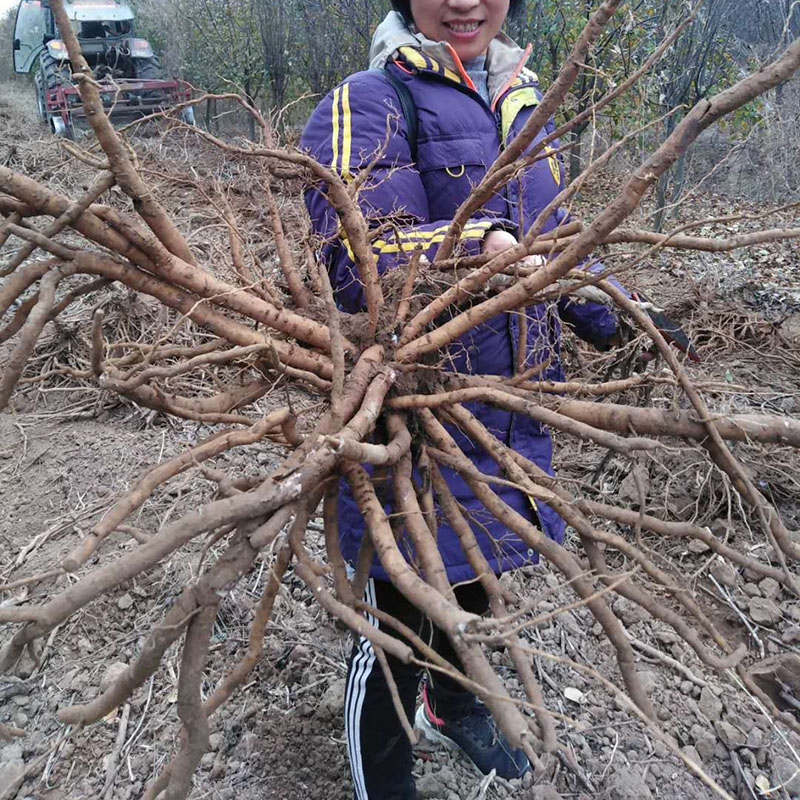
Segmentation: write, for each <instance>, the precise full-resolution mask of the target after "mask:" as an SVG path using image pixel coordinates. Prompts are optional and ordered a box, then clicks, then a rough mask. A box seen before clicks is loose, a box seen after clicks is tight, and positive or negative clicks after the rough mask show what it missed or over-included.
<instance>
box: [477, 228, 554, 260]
mask: <svg viewBox="0 0 800 800" xmlns="http://www.w3.org/2000/svg"><path fill="white" fill-rule="evenodd" d="M518 244H519V242H518V241H517V237H516V236H514V235H513V234H511V233H509V232H508V231H501V230H496V231H489V233H487V234H486V236H484V237H483V247H482V248H481V252H482V253H501V252H503V251H504V250H508V249H509V248H510V247H516V245H518ZM518 263H519V264H521V265H522V266H524V267H528V268H531V269H536V268H538V267H543V266H544V265H545V264H546V263H547V259H546V258H545V257H544V256H524V257H523V258H521V259H520V260H519V262H518Z"/></svg>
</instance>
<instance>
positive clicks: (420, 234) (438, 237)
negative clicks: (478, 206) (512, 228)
mask: <svg viewBox="0 0 800 800" xmlns="http://www.w3.org/2000/svg"><path fill="white" fill-rule="evenodd" d="M493 224H494V223H493V222H492V220H488V219H487V220H481V221H480V222H471V223H470V224H468V225H465V226H464V229H463V231H462V232H461V239H462V240H463V239H482V238H483V237H484V236H485V235H486V231H487V229H488V228H490V227H491V226H492V225H493ZM449 227H450V225H449V223H448V224H447V225H442V226H441V227H439V228H435V229H434V230H432V231H409V232H408V233H403V234H402V241H400V242H399V243H398V242H394V241H393V242H386V241H384V240H383V239H379V240H378V241H377V242H375V243H374V244H373V245H372V247H373V249H374V250H376V251H377V252H378V253H379V254H385V253H399V252H403V253H407V252H409V251H410V250H413V249H414V248H415V247H416V246H417V245H418V244H421V245H424V246H426V247H427V246H430V245H432V244H438V243H439V242H442V241H444V237H445V236H446V235H447V230H448V228H449Z"/></svg>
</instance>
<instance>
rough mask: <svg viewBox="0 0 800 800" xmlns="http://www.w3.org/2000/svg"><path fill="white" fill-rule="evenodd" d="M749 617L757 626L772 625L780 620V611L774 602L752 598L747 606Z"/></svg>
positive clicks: (763, 598) (761, 598) (762, 598)
mask: <svg viewBox="0 0 800 800" xmlns="http://www.w3.org/2000/svg"><path fill="white" fill-rule="evenodd" d="M749 609H750V616H751V617H752V618H753V621H754V622H757V623H758V624H759V625H774V624H775V623H776V622H780V620H781V616H782V615H781V609H780V607H779V606H778V604H777V603H775V601H774V600H768V599H767V598H765V597H754V598H753V599H752V600H751V601H750V604H749Z"/></svg>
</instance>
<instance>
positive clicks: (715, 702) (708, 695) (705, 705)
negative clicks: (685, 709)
mask: <svg viewBox="0 0 800 800" xmlns="http://www.w3.org/2000/svg"><path fill="white" fill-rule="evenodd" d="M697 707H698V708H699V709H700V711H701V713H702V714H704V715H705V716H706V717H707V718H708V719H709V720H710V721H711V722H714V720H717V719H719V718H720V716H722V701H721V700H720V699H719V698H718V697H717V696H716V695H715V694H714V692H712V691H711V689H710V688H709V687H708V686H704V687H703V690H702V691H701V692H700V700H699V701H698V703H697Z"/></svg>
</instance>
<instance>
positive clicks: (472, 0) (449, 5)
mask: <svg viewBox="0 0 800 800" xmlns="http://www.w3.org/2000/svg"><path fill="white" fill-rule="evenodd" d="M508 4H509V0H411V16H412V17H413V18H414V24H415V25H416V26H417V30H418V31H419V32H420V33H422V34H423V35H425V36H427V37H428V39H433V41H435V42H449V43H450V44H451V45H452V46H453V48H454V49H455V51H456V53H458V57H459V58H460V59H461V60H462V61H466V60H468V59H470V58H475V57H476V56H480V55H483V54H484V53H485V52H486V50H487V48H488V47H489V42H491V41H492V39H494V37H495V36H497V34H498V33H499V32H500V28H501V27H502V26H503V22H505V19H506V15H507V14H508Z"/></svg>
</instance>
